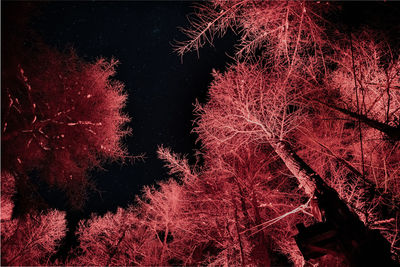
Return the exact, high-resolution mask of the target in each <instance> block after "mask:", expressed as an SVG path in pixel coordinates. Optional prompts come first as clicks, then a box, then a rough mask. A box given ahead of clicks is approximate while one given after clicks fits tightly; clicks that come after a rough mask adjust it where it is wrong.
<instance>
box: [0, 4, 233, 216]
mask: <svg viewBox="0 0 400 267" xmlns="http://www.w3.org/2000/svg"><path fill="white" fill-rule="evenodd" d="M19 4H21V2H20V3H19ZM192 6H193V4H192V3H191V2H187V1H184V2H178V1H175V2H155V1H148V2H51V3H43V2H40V4H38V12H36V13H37V14H38V15H36V14H35V15H34V16H33V17H32V18H31V20H32V27H33V29H34V31H35V32H36V33H38V34H39V35H40V36H41V38H43V39H44V41H45V43H47V44H48V45H51V46H53V47H56V48H58V49H59V50H61V51H62V50H64V49H68V48H69V47H71V46H72V47H73V48H74V50H75V51H76V53H77V54H78V55H79V56H80V57H82V58H84V59H85V60H88V61H94V60H95V59H96V58H98V57H105V58H108V59H110V58H111V57H114V58H116V59H118V60H119V61H120V65H119V67H118V68H117V75H116V77H115V78H116V79H117V80H119V81H121V82H123V83H124V84H125V89H126V92H127V94H128V103H127V106H126V109H125V112H126V113H128V114H129V116H130V117H131V118H132V120H131V122H130V124H129V127H130V128H132V130H133V131H132V135H131V136H128V137H126V138H125V139H124V144H125V145H126V147H127V148H128V151H129V153H130V154H131V155H139V154H142V153H145V157H146V158H145V160H144V161H143V162H142V161H137V162H135V163H133V164H131V163H126V164H118V163H113V164H108V165H105V166H104V167H105V169H106V170H105V171H95V172H92V173H91V176H92V178H93V181H94V182H95V183H96V185H97V189H98V191H99V192H96V191H92V192H91V194H90V197H89V199H88V201H87V203H86V207H85V213H86V214H87V215H88V214H89V213H90V212H97V213H100V214H101V213H104V212H106V211H109V210H110V211H112V210H115V209H116V208H117V207H118V206H122V207H126V206H127V205H128V204H130V203H133V201H134V198H135V195H137V194H139V193H140V190H141V189H142V188H143V186H144V185H151V184H154V183H155V181H159V180H165V179H167V178H168V174H167V169H166V168H164V167H163V163H162V161H161V160H159V159H157V156H156V150H157V146H159V145H164V146H168V147H171V148H172V150H173V151H174V152H177V153H182V154H187V155H190V154H193V150H194V149H196V148H199V146H200V144H196V136H195V134H192V133H191V129H192V125H193V119H194V116H193V103H194V102H195V99H196V98H197V99H199V101H200V102H203V103H204V102H205V99H206V94H207V88H208V85H209V83H210V82H211V74H210V73H211V71H212V69H213V68H215V69H217V70H223V69H224V67H225V66H226V65H227V64H228V63H229V62H232V60H231V59H230V57H229V55H232V54H233V52H232V51H233V43H234V39H235V36H234V35H233V34H228V35H227V36H225V38H223V39H219V40H217V41H216V42H215V44H214V46H213V47H212V46H210V45H208V46H207V47H206V48H203V49H201V50H200V57H198V56H197V54H196V52H193V53H190V54H187V55H186V56H184V58H183V61H182V60H181V58H180V57H179V56H178V55H177V54H176V53H174V52H173V47H172V43H173V42H174V40H185V36H184V35H183V34H182V33H181V32H180V31H179V29H178V27H187V26H188V21H187V18H186V16H187V15H188V14H189V13H190V12H192V11H193V8H192ZM6 8H7V6H6ZM3 12H4V5H3ZM54 201H55V203H56V202H57V201H58V202H60V201H61V202H62V201H63V200H61V199H57V197H55V199H54ZM55 205H56V206H57V204H55ZM59 205H61V206H62V203H59Z"/></svg>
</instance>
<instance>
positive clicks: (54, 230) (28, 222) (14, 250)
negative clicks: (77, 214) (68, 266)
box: [1, 173, 66, 266]
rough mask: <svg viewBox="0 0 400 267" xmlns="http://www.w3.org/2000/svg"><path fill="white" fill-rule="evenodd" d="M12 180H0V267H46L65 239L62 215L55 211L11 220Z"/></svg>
mask: <svg viewBox="0 0 400 267" xmlns="http://www.w3.org/2000/svg"><path fill="white" fill-rule="evenodd" d="M14 190H15V184H14V177H13V176H12V175H10V174H9V173H2V177H1V265H3V266H6V265H11V266H13V265H18V266H20V265H49V263H50V257H51V256H52V255H53V254H54V253H55V252H56V249H57V246H58V245H59V244H60V243H59V242H60V240H61V239H62V238H63V237H64V236H65V232H66V221H65V214H64V213H63V212H59V211H56V210H51V211H48V212H45V213H35V212H33V213H31V214H29V215H27V216H25V217H22V218H16V219H12V218H11V216H12V208H13V201H12V199H11V198H12V196H13V193H14Z"/></svg>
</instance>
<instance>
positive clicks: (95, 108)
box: [2, 48, 128, 206]
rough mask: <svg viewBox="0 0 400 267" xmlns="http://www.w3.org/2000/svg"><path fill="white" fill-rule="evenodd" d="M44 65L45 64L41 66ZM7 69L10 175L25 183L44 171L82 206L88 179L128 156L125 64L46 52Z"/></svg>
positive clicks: (5, 135) (5, 137)
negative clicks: (120, 75)
mask: <svg viewBox="0 0 400 267" xmlns="http://www.w3.org/2000/svg"><path fill="white" fill-rule="evenodd" d="M39 62H40V64H39ZM8 63H11V62H6V63H5V67H4V68H3V77H4V79H3V81H2V87H3V88H4V90H2V101H3V103H2V109H3V110H2V143H3V146H2V154H3V157H2V161H3V168H4V169H5V170H7V171H9V172H14V173H16V174H17V175H16V177H18V178H17V179H25V178H22V177H23V176H29V173H30V172H32V171H34V170H35V171H37V172H38V173H39V175H40V177H41V178H42V179H43V180H45V181H46V182H47V183H48V184H51V185H55V186H58V187H60V188H63V189H71V190H70V191H69V190H66V191H67V192H69V198H70V200H71V202H72V203H73V205H75V206H79V205H80V204H79V201H80V200H79V199H80V198H81V197H80V196H81V195H82V194H83V192H79V190H81V188H82V185H84V184H85V183H86V182H85V172H86V171H87V169H88V168H92V167H95V166H99V163H100V160H101V159H104V158H112V159H116V158H121V157H124V156H125V155H126V152H125V151H124V150H123V149H122V147H121V143H120V138H121V137H122V136H124V135H125V134H126V133H127V131H126V130H123V129H122V128H121V127H122V125H123V124H124V123H125V122H126V121H127V120H128V118H127V117H126V116H125V115H123V114H122V113H121V108H122V106H123V104H124V101H125V99H126V96H125V95H124V94H123V93H122V88H123V85H122V83H120V82H116V81H113V80H111V78H110V77H111V76H113V75H114V73H115V70H114V69H115V66H116V64H117V61H115V60H111V61H110V62H107V61H106V60H104V59H99V60H97V61H96V62H95V63H93V64H91V63H86V62H84V61H82V60H81V59H79V58H78V57H77V56H76V55H75V54H74V53H73V52H72V51H71V52H69V53H67V54H63V53H59V52H57V51H55V50H53V49H50V48H43V49H42V50H41V51H40V52H38V53H35V54H32V56H31V58H30V59H29V61H26V62H23V61H21V62H18V64H8Z"/></svg>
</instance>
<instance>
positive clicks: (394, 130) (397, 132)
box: [317, 100, 400, 141]
mask: <svg viewBox="0 0 400 267" xmlns="http://www.w3.org/2000/svg"><path fill="white" fill-rule="evenodd" d="M317 102H319V103H322V104H323V105H325V106H327V107H330V108H331V109H334V110H337V111H339V112H341V113H343V114H345V115H347V116H350V117H352V118H354V119H358V120H360V121H361V122H363V123H365V124H366V125H368V126H369V127H371V128H374V129H376V130H378V131H380V132H382V133H384V134H386V135H387V136H388V137H389V138H390V139H392V140H394V141H400V127H393V126H390V125H388V124H386V123H383V122H380V121H377V120H374V119H371V118H369V117H367V116H366V115H363V114H358V113H356V112H353V111H350V110H348V109H345V108H341V107H338V106H336V105H333V104H328V103H325V102H322V101H318V100H317Z"/></svg>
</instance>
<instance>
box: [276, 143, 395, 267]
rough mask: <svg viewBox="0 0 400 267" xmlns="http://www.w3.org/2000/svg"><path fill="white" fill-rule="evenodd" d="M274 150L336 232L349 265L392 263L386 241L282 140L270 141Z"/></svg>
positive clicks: (386, 264) (392, 264)
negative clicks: (362, 220) (365, 223)
mask: <svg viewBox="0 0 400 267" xmlns="http://www.w3.org/2000/svg"><path fill="white" fill-rule="evenodd" d="M270 143H271V145H272V147H273V148H274V149H275V152H276V153H277V154H278V156H279V157H280V158H281V159H282V161H283V162H284V164H285V165H286V167H287V168H288V169H289V171H290V172H291V173H292V174H293V175H294V176H295V177H296V179H297V180H298V182H299V184H300V185H301V186H302V187H303V188H304V190H305V192H306V194H307V195H309V196H310V197H311V196H315V197H316V198H317V200H318V206H319V208H320V209H321V210H322V211H323V213H324V215H325V219H326V222H328V223H329V224H331V225H333V227H334V228H335V229H336V230H337V231H338V236H337V243H338V245H339V247H340V248H341V249H340V251H338V252H339V253H341V254H342V255H343V256H344V257H345V259H346V260H347V261H348V262H349V264H350V265H351V266H373V265H371V264H378V265H380V266H396V265H395V263H394V262H393V261H392V260H391V258H390V244H389V243H388V242H387V240H385V239H384V238H383V237H382V236H381V235H380V233H379V232H376V231H371V230H369V229H368V228H367V227H366V226H365V225H364V224H363V223H362V222H361V220H360V219H359V217H358V216H357V215H356V214H355V213H354V212H352V211H351V210H350V209H349V208H348V207H347V205H346V203H345V202H344V201H343V200H341V199H340V197H339V195H338V193H337V192H336V190H334V189H333V188H331V187H329V186H328V185H327V184H326V183H325V182H324V181H323V179H322V178H321V177H320V176H319V175H318V174H317V173H316V172H315V171H314V170H313V169H311V167H310V166H308V165H307V164H306V163H305V162H304V161H303V160H302V159H301V158H300V157H299V156H298V155H297V154H296V153H295V152H294V151H293V149H292V148H291V146H290V144H289V143H287V142H285V141H271V142H270Z"/></svg>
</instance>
